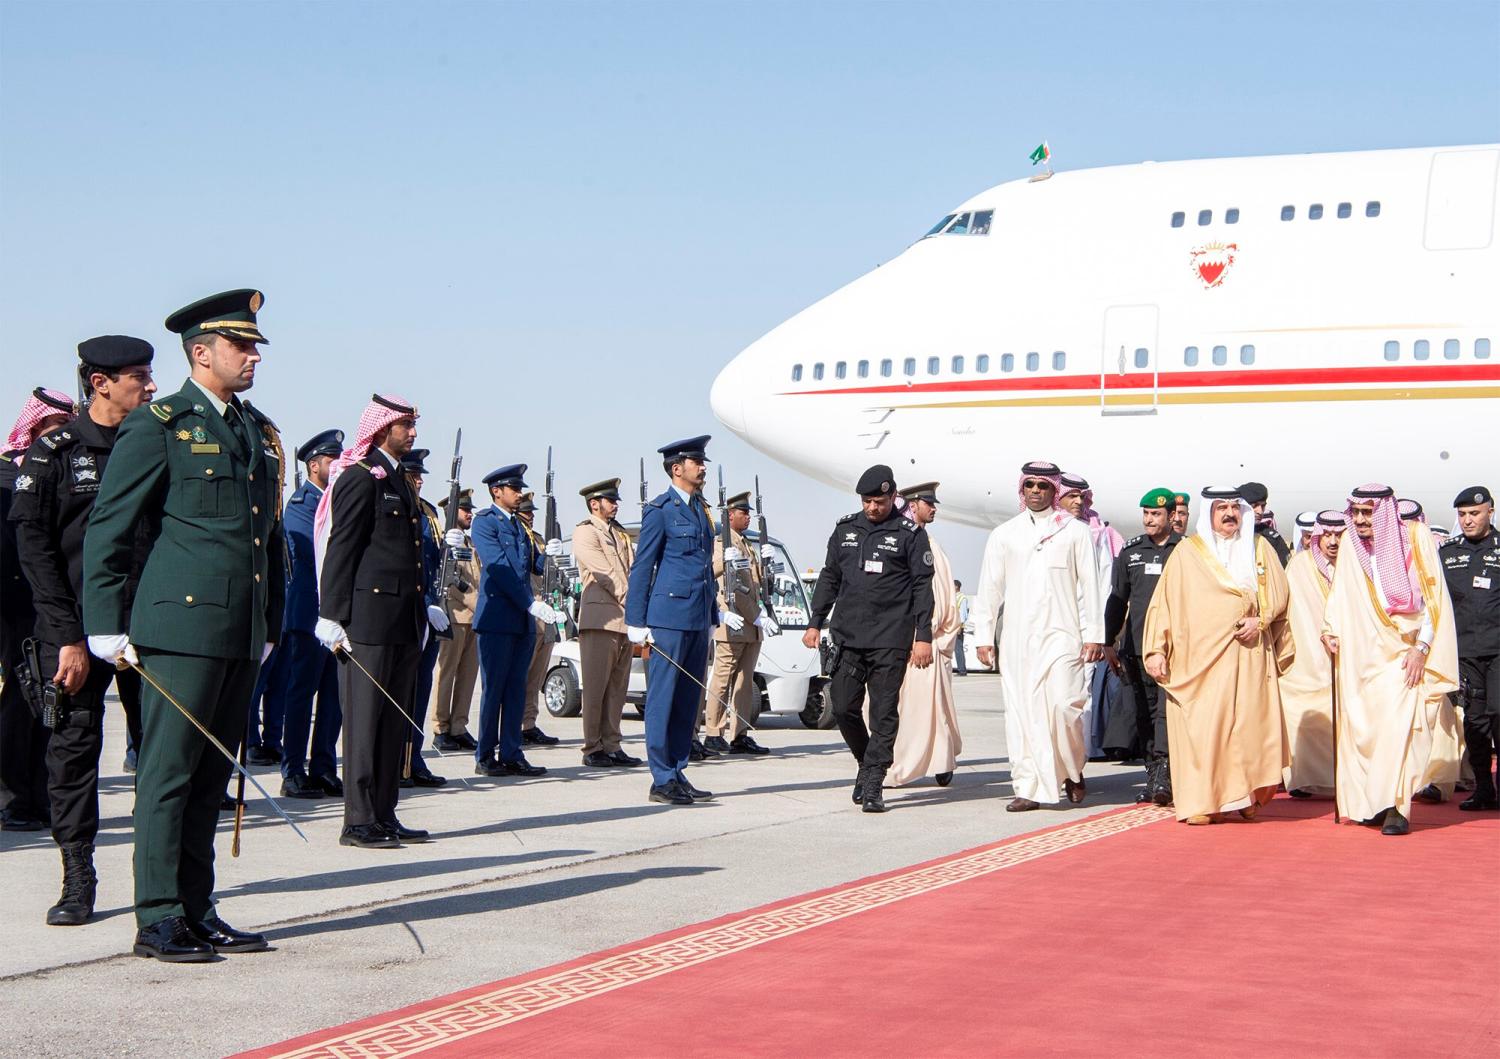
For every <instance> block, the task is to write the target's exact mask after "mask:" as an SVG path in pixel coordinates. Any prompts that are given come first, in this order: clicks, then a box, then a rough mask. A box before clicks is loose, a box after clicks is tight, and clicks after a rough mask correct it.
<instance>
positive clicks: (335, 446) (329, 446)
mask: <svg viewBox="0 0 1500 1059" xmlns="http://www.w3.org/2000/svg"><path fill="white" fill-rule="evenodd" d="M342 451H344V432H343V431H342V430H325V431H323V432H322V433H321V434H314V435H313V436H312V437H310V438H308V439H307V440H306V441H304V442H303V443H302V447H301V448H299V449H298V450H297V460H298V462H299V463H306V462H307V461H308V460H310V459H312V458H313V457H314V456H337V455H338V454H339V453H340V452H342Z"/></svg>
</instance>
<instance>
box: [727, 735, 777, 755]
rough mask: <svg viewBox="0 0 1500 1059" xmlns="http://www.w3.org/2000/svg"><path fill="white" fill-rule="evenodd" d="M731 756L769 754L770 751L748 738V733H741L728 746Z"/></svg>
mask: <svg viewBox="0 0 1500 1059" xmlns="http://www.w3.org/2000/svg"><path fill="white" fill-rule="evenodd" d="M729 752H730V753H731V754H757V755H758V754H769V753H770V752H771V751H770V750H769V749H767V748H766V747H763V746H761V745H760V744H759V743H757V742H756V741H755V740H754V739H751V738H750V733H749V732H741V733H740V734H739V735H737V736H735V737H734V742H732V743H730V744H729Z"/></svg>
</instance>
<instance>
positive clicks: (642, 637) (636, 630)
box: [625, 625, 651, 643]
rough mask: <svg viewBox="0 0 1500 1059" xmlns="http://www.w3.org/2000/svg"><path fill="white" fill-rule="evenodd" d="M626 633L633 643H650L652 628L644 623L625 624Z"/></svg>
mask: <svg viewBox="0 0 1500 1059" xmlns="http://www.w3.org/2000/svg"><path fill="white" fill-rule="evenodd" d="M625 635H626V636H628V637H630V642H631V643H650V642H651V630H650V629H648V628H646V627H645V626H644V625H627V626H625Z"/></svg>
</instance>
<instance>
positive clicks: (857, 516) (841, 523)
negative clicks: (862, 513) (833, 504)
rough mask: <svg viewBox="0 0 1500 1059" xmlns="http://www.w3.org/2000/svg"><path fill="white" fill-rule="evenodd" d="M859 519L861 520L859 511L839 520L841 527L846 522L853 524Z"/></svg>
mask: <svg viewBox="0 0 1500 1059" xmlns="http://www.w3.org/2000/svg"><path fill="white" fill-rule="evenodd" d="M857 518H859V512H858V511H855V512H852V513H850V514H848V515H845V516H844V517H843V518H841V519H839V525H843V524H844V523H845V522H853V521H854V520H855V519H857Z"/></svg>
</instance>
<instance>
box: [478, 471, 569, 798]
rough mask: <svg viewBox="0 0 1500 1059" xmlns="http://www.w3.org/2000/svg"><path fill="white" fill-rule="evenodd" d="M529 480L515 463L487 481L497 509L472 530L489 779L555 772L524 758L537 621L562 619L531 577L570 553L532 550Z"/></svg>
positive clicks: (551, 545) (483, 746) (549, 546)
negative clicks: (525, 498) (520, 512)
mask: <svg viewBox="0 0 1500 1059" xmlns="http://www.w3.org/2000/svg"><path fill="white" fill-rule="evenodd" d="M525 474H526V465H525V464H524V463H514V464H511V465H510V466H508V467H501V468H499V469H498V470H494V471H491V472H490V473H489V474H487V475H485V478H484V484H485V485H487V486H489V490H490V498H491V499H492V500H493V501H494V504H493V505H492V506H491V507H489V508H488V509H487V510H484V511H481V512H480V513H479V514H477V515H475V516H474V522H473V524H472V526H471V527H470V529H469V534H470V537H471V538H472V539H473V542H474V553H475V554H476V555H477V556H478V557H479V562H480V568H481V573H480V577H479V601H478V604H477V605H476V606H475V608H474V631H475V632H476V633H477V634H478V635H479V676H480V682H481V688H482V690H481V691H480V695H479V748H478V750H476V751H475V755H474V760H475V764H474V771H475V772H477V773H478V774H479V775H481V776H540V775H542V774H543V773H545V772H546V771H547V770H546V769H544V768H542V767H541V766H540V765H533V764H531V763H530V762H529V761H527V760H526V756H525V755H524V754H523V753H522V752H521V727H522V724H521V721H522V719H523V716H524V714H525V713H526V670H527V669H528V667H529V666H530V664H531V648H532V643H533V638H534V637H535V635H536V624H535V622H533V621H532V619H533V618H536V619H539V620H541V621H544V622H556V621H558V620H559V615H558V614H557V612H556V611H554V610H553V609H552V608H551V607H549V606H547V604H545V603H543V602H542V601H541V600H539V599H536V598H535V597H534V596H533V594H532V591H531V576H532V574H540V573H541V572H542V568H543V564H544V562H545V561H546V560H545V557H546V556H547V555H559V554H561V553H562V542H561V541H548V542H547V543H546V545H545V548H544V551H542V552H538V551H537V550H536V549H534V548H533V547H532V546H531V542H530V540H529V539H528V538H527V535H526V527H525V526H523V525H522V524H521V520H520V519H519V518H518V517H517V513H516V510H517V508H518V507H519V506H520V503H521V494H522V493H523V492H524V491H525V489H526V480H525ZM497 750H498V754H499V756H498V758H497V756H496V752H497Z"/></svg>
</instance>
